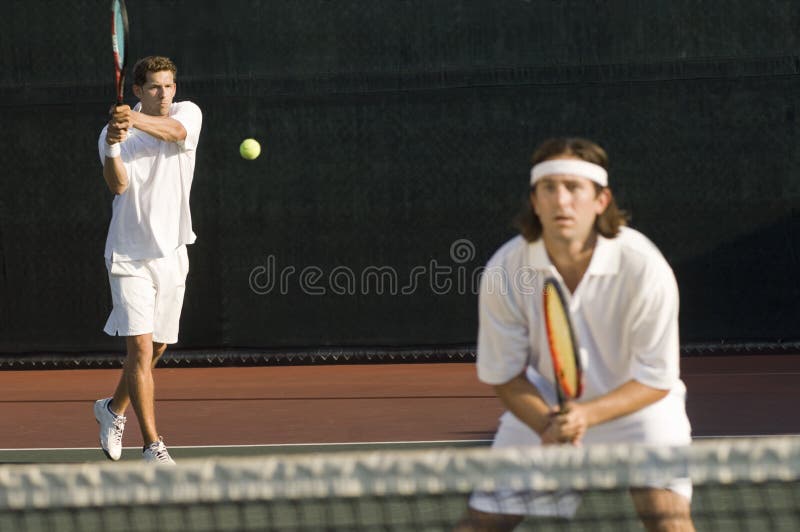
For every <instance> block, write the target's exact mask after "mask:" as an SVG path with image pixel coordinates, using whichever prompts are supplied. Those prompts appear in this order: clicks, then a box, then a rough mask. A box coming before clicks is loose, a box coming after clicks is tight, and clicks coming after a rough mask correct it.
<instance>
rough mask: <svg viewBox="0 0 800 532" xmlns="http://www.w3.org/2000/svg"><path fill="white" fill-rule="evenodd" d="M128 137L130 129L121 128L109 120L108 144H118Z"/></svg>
mask: <svg viewBox="0 0 800 532" xmlns="http://www.w3.org/2000/svg"><path fill="white" fill-rule="evenodd" d="M126 138H128V130H127V129H120V128H118V127H116V126H112V125H111V123H110V122H109V124H108V129H107V130H106V144H109V145H111V144H117V143H118V142H125V139H126Z"/></svg>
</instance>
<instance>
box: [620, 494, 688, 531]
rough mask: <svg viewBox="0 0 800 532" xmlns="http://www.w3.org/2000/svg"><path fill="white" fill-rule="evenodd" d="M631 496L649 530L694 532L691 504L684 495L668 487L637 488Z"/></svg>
mask: <svg viewBox="0 0 800 532" xmlns="http://www.w3.org/2000/svg"><path fill="white" fill-rule="evenodd" d="M631 497H632V498H633V504H634V506H635V507H636V511H637V512H638V513H639V517H640V518H641V520H642V522H643V523H644V526H645V528H647V530H648V532H694V523H692V516H691V505H690V503H689V500H688V499H686V497H684V496H683V495H680V494H678V493H675V492H674V491H670V490H667V489H657V488H635V489H632V490H631Z"/></svg>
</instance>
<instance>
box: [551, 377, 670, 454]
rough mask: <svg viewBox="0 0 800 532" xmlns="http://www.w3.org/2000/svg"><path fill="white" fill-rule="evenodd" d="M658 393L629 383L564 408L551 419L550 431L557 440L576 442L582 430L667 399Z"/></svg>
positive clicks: (658, 391) (637, 383)
mask: <svg viewBox="0 0 800 532" xmlns="http://www.w3.org/2000/svg"><path fill="white" fill-rule="evenodd" d="M668 393H669V390H661V389H658V388H653V387H651V386H647V385H646V384H642V383H641V382H638V381H635V380H629V381H628V382H626V383H624V384H623V385H622V386H619V387H618V388H615V389H613V390H611V391H610V392H608V393H607V394H605V395H601V396H600V397H595V398H594V399H591V400H589V401H586V402H582V403H577V402H576V403H568V404H567V405H565V410H566V411H567V413H566V414H561V415H558V416H555V417H554V418H553V425H554V427H553V430H554V431H555V433H556V435H557V437H558V438H559V440H560V441H572V442H575V443H579V442H580V440H581V438H582V437H583V435H584V433H585V432H586V429H588V428H589V427H593V426H595V425H600V424H602V423H607V422H609V421H612V420H614V419H617V418H620V417H623V416H627V415H628V414H632V413H634V412H638V411H639V410H641V409H642V408H645V407H647V406H650V405H651V404H653V403H655V402H656V401H659V400H661V399H663V398H664V397H666V396H667V394H668Z"/></svg>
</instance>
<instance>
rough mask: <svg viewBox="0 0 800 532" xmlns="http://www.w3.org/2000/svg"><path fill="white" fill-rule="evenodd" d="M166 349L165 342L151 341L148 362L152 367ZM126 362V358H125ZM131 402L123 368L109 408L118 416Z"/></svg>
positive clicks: (122, 413) (123, 412) (153, 367)
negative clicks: (151, 358) (150, 356)
mask: <svg viewBox="0 0 800 532" xmlns="http://www.w3.org/2000/svg"><path fill="white" fill-rule="evenodd" d="M166 350H167V344H162V343H159V342H153V362H152V364H150V367H151V368H152V369H155V367H156V364H158V360H159V359H160V358H161V356H162V355H163V354H164V352H165V351H166ZM126 364H127V360H126ZM130 404H131V399H130V394H129V393H128V382H127V376H126V374H125V370H124V369H123V371H122V374H121V375H120V377H119V383H118V384H117V389H116V390H115V391H114V398H113V400H112V401H111V410H112V411H113V412H114V413H115V414H117V415H118V416H122V415H124V414H125V410H127V409H128V406H129V405H130Z"/></svg>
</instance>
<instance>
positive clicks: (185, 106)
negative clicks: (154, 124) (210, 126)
mask: <svg viewBox="0 0 800 532" xmlns="http://www.w3.org/2000/svg"><path fill="white" fill-rule="evenodd" d="M172 118H174V119H175V120H177V121H178V122H180V123H181V125H183V127H184V129H186V138H185V139H183V140H180V141H178V146H180V148H181V149H182V150H183V151H193V150H196V149H197V143H198V142H199V141H200V128H201V127H202V125H203V113H202V111H200V108H199V107H198V106H197V105H195V104H194V103H192V102H179V103H178V104H177V106H176V111H175V114H173V115H172Z"/></svg>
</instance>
